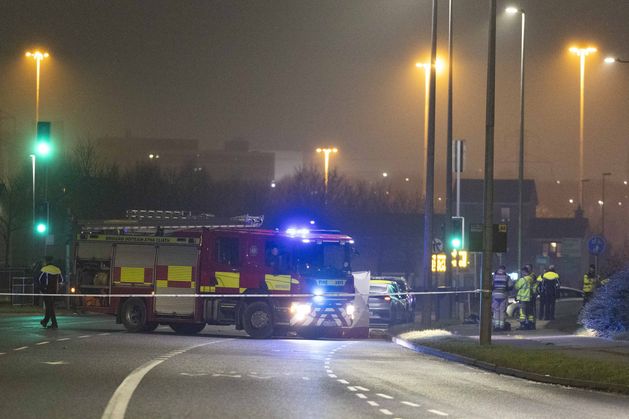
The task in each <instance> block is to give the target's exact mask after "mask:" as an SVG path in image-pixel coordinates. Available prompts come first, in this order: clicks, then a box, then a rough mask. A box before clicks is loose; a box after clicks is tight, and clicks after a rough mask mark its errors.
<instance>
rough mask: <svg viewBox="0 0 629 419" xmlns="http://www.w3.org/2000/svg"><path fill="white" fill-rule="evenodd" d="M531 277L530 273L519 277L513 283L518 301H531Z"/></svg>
mask: <svg viewBox="0 0 629 419" xmlns="http://www.w3.org/2000/svg"><path fill="white" fill-rule="evenodd" d="M532 284H533V278H531V276H530V275H526V276H523V277H521V278H519V279H518V280H517V281H516V283H515V289H516V291H517V292H518V293H517V299H518V301H531V294H532V293H531V291H532V290H531V288H532Z"/></svg>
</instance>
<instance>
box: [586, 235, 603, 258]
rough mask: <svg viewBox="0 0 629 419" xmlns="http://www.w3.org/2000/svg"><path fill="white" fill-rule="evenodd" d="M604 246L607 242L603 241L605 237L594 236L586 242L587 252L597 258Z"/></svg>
mask: <svg viewBox="0 0 629 419" xmlns="http://www.w3.org/2000/svg"><path fill="white" fill-rule="evenodd" d="M606 246H607V242H606V241H605V237H603V236H601V235H598V234H596V235H594V236H592V237H590V239H589V240H588V250H589V251H590V254H591V255H594V256H598V255H600V254H602V253H603V252H604V251H605V247H606Z"/></svg>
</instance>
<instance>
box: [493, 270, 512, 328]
mask: <svg viewBox="0 0 629 419" xmlns="http://www.w3.org/2000/svg"><path fill="white" fill-rule="evenodd" d="M509 282H510V278H509V275H507V268H505V267H504V266H502V265H501V266H499V267H498V270H497V271H496V272H495V273H494V281H493V285H492V292H491V309H492V311H493V325H494V330H496V331H503V330H507V328H506V327H505V326H506V323H505V311H506V309H507V298H508V295H507V293H508V291H509V290H510V289H511V287H510V284H509Z"/></svg>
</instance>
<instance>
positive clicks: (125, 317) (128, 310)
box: [120, 298, 147, 333]
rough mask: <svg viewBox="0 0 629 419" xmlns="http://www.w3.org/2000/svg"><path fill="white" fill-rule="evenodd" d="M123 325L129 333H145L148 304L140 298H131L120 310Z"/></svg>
mask: <svg viewBox="0 0 629 419" xmlns="http://www.w3.org/2000/svg"><path fill="white" fill-rule="evenodd" d="M120 317H122V324H123V325H124V327H125V329H127V330H128V331H129V332H134V333H137V332H143V331H145V330H146V325H147V324H146V304H144V301H142V300H141V299H140V298H129V299H128V300H127V301H125V302H124V303H123V304H122V308H121V310H120Z"/></svg>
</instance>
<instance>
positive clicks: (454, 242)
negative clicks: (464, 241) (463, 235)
mask: <svg viewBox="0 0 629 419" xmlns="http://www.w3.org/2000/svg"><path fill="white" fill-rule="evenodd" d="M450 244H451V245H452V248H453V249H455V250H458V249H460V248H461V239H458V238H455V239H452V240H451V241H450Z"/></svg>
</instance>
